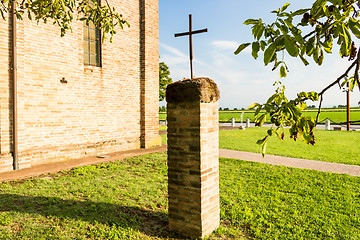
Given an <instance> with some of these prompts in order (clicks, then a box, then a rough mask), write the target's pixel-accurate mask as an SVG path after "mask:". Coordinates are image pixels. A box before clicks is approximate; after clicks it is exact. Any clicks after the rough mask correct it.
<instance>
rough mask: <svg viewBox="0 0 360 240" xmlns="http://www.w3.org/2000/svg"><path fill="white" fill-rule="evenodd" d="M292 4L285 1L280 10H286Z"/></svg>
mask: <svg viewBox="0 0 360 240" xmlns="http://www.w3.org/2000/svg"><path fill="white" fill-rule="evenodd" d="M289 6H290V3H285V4H284V6H282V8H281V10H280V12H283V11H285V10H286V9H287V8H288V7H289Z"/></svg>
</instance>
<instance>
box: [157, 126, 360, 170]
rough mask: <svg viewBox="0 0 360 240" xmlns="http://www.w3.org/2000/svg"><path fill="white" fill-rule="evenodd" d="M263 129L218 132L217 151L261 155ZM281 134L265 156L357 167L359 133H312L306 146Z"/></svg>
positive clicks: (164, 138) (165, 138) (316, 131)
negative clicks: (312, 140) (312, 137)
mask: <svg viewBox="0 0 360 240" xmlns="http://www.w3.org/2000/svg"><path fill="white" fill-rule="evenodd" d="M267 129H268V128H259V127H257V128H247V129H246V130H245V131H243V130H239V129H234V130H220V132H219V142H220V148H224V149H231V150H238V151H244V152H255V153H261V146H260V145H257V144H256V142H257V140H259V139H262V138H263V137H264V136H265V134H266V131H267ZM285 133H286V134H287V137H285V139H284V141H283V142H282V141H280V140H279V139H278V138H277V137H275V136H274V137H271V138H270V140H269V143H268V145H267V150H266V154H270V155H278V156H285V157H294V158H302V159H310V160H316V161H324V162H334V163H343V164H351V165H360V157H359V156H360V147H359V146H360V132H354V131H351V132H347V131H325V130H315V138H316V144H315V146H312V145H307V144H306V143H304V142H303V141H301V140H300V139H298V140H297V141H296V142H294V140H292V139H290V138H289V134H288V130H287V129H285ZM161 137H162V142H163V144H166V143H167V136H166V134H165V135H161Z"/></svg>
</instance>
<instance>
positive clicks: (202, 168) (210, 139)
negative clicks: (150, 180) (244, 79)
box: [166, 78, 220, 238]
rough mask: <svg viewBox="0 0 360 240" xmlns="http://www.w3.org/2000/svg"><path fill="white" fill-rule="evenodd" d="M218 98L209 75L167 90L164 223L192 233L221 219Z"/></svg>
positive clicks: (202, 232) (209, 228) (201, 233)
mask: <svg viewBox="0 0 360 240" xmlns="http://www.w3.org/2000/svg"><path fill="white" fill-rule="evenodd" d="M219 98H220V93H219V90H218V88H217V86H216V84H215V82H214V81H212V80H211V79H208V78H195V79H191V80H184V81H179V82H175V83H173V84H170V85H169V86H168V87H167V91H166V101H167V121H168V168H169V169H168V179H169V180H168V181H169V185H168V191H169V228H170V230H172V231H176V232H179V233H180V234H182V235H184V236H187V237H191V238H198V237H204V236H206V235H209V234H210V233H212V232H213V231H214V230H215V229H216V228H217V227H218V226H219V222H220V207H219V113H218V103H217V100H218V99H219Z"/></svg>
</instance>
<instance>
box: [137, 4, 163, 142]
mask: <svg viewBox="0 0 360 240" xmlns="http://www.w3.org/2000/svg"><path fill="white" fill-rule="evenodd" d="M139 4H140V5H139V7H140V70H141V74H140V80H141V85H140V88H141V89H140V90H141V97H140V105H141V109H140V114H141V120H140V125H141V129H140V130H141V137H140V141H141V147H143V148H150V147H154V146H160V145H161V137H160V135H159V2H158V0H140V1H139Z"/></svg>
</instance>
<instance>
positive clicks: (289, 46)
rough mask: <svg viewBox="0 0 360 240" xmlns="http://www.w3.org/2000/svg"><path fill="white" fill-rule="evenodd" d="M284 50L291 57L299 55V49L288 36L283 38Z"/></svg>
mask: <svg viewBox="0 0 360 240" xmlns="http://www.w3.org/2000/svg"><path fill="white" fill-rule="evenodd" d="M285 49H286V51H287V52H288V53H289V54H290V56H292V57H297V56H298V55H299V48H298V47H297V45H296V43H295V41H293V40H292V39H291V38H290V37H289V36H288V35H286V36H285Z"/></svg>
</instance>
